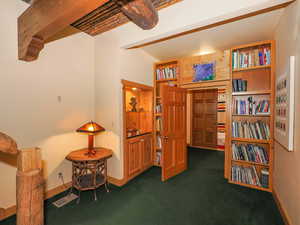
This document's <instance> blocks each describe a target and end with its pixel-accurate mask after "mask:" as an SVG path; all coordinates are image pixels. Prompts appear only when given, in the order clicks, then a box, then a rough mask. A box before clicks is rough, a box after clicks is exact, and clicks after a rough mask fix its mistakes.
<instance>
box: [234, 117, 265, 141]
mask: <svg viewBox="0 0 300 225" xmlns="http://www.w3.org/2000/svg"><path fill="white" fill-rule="evenodd" d="M232 136H233V137H234V138H246V139H258V140H269V139H270V128H269V125H268V124H267V123H265V122H264V121H261V120H258V121H255V122H250V121H233V122H232Z"/></svg>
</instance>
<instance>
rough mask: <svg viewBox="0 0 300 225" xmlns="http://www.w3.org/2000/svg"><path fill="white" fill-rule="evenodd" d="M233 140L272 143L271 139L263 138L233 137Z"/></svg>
mask: <svg viewBox="0 0 300 225" xmlns="http://www.w3.org/2000/svg"><path fill="white" fill-rule="evenodd" d="M231 140H232V141H241V142H249V143H261V144H270V143H271V140H261V139H248V138H231Z"/></svg>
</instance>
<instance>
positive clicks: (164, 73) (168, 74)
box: [156, 65, 178, 80]
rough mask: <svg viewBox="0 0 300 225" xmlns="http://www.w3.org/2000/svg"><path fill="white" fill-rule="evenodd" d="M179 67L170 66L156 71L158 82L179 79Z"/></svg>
mask: <svg viewBox="0 0 300 225" xmlns="http://www.w3.org/2000/svg"><path fill="white" fill-rule="evenodd" d="M177 70H178V69H177V66H176V65H173V66H169V67H164V68H157V69H156V80H165V79H175V78H176V77H177Z"/></svg>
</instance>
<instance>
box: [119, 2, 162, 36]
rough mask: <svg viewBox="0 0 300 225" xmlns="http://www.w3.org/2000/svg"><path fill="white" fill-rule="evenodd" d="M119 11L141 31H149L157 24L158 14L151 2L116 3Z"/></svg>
mask: <svg viewBox="0 0 300 225" xmlns="http://www.w3.org/2000/svg"><path fill="white" fill-rule="evenodd" d="M118 3H119V4H120V5H121V11H122V12H123V13H124V14H125V15H126V16H127V17H128V18H129V19H130V20H131V21H132V22H134V23H135V24H136V25H137V26H139V27H140V28H142V29H143V30H150V29H152V28H153V27H155V26H156V24H157V23H158V13H157V10H156V9H155V7H154V5H153V3H152V2H151V0H134V1H131V2H126V3H124V0H121V1H118Z"/></svg>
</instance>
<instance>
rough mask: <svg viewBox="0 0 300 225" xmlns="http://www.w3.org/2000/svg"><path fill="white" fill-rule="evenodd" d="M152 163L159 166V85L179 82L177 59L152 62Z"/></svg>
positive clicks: (161, 148)
mask: <svg viewBox="0 0 300 225" xmlns="http://www.w3.org/2000/svg"><path fill="white" fill-rule="evenodd" d="M153 72H154V74H153V78H154V82H153V83H154V120H153V121H154V124H153V128H154V133H153V138H154V156H153V157H154V165H155V166H159V167H161V162H162V151H163V144H162V142H163V138H162V135H161V128H162V119H163V118H162V117H163V115H162V102H161V87H162V86H163V85H172V86H178V83H179V76H180V73H179V72H180V71H179V61H178V60H170V61H164V62H159V63H155V64H154V68H153Z"/></svg>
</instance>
